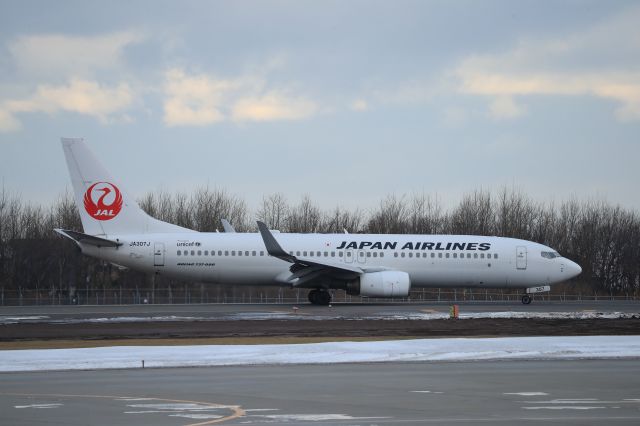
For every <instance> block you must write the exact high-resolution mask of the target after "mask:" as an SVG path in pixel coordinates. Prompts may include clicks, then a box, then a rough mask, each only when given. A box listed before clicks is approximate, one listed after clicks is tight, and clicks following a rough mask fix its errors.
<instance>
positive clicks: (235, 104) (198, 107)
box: [164, 69, 318, 126]
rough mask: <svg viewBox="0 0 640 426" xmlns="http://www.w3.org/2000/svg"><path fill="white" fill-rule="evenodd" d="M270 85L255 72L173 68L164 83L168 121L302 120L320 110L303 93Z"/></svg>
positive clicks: (190, 123)
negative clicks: (234, 74) (233, 74)
mask: <svg viewBox="0 0 640 426" xmlns="http://www.w3.org/2000/svg"><path fill="white" fill-rule="evenodd" d="M266 86H267V84H266V83H265V81H264V80H263V79H262V78H260V77H255V76H244V77H238V78H235V79H221V78H217V77H216V76H213V75H208V74H187V73H186V72H185V71H184V70H182V69H172V70H169V71H168V72H167V73H166V82H165V87H164V91H165V96H166V98H165V101H164V122H165V124H166V125H168V126H206V125H210V124H215V123H218V122H222V121H228V120H233V121H236V122H241V121H274V120H300V119H304V118H307V117H310V116H312V115H313V114H315V113H316V112H317V111H318V108H317V106H316V104H315V103H314V102H312V101H310V100H308V99H307V98H305V97H303V96H300V95H292V94H290V90H284V89H268V88H266Z"/></svg>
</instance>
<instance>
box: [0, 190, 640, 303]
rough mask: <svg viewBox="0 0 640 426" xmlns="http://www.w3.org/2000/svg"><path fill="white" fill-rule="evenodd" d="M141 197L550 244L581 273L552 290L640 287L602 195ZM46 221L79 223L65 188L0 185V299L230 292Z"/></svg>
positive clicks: (235, 214) (184, 217) (189, 212)
mask: <svg viewBox="0 0 640 426" xmlns="http://www.w3.org/2000/svg"><path fill="white" fill-rule="evenodd" d="M139 204H140V206H141V207H142V208H143V209H144V210H145V211H147V212H148V213H149V214H150V215H152V216H154V217H156V218H158V219H160V220H163V221H167V222H171V223H175V224H178V225H180V226H183V227H187V228H190V229H195V230H198V231H205V232H215V231H217V230H220V231H221V230H222V229H221V228H222V227H221V222H220V219H223V218H225V219H227V220H229V221H230V222H231V223H232V224H233V225H234V227H235V228H236V230H237V231H238V232H255V230H256V226H255V221H254V220H255V219H259V220H262V221H264V222H265V223H267V225H268V226H269V227H270V228H271V229H278V230H280V231H281V232H298V233H310V232H315V233H342V232H345V231H346V232H349V233H380V234H390V233H393V234H468V235H496V236H503V237H513V238H521V239H526V240H531V241H536V242H539V243H542V244H545V245H548V246H550V247H553V248H555V249H556V250H558V251H559V252H560V253H561V254H562V255H564V256H566V257H568V258H570V259H572V260H574V261H576V262H577V263H578V264H580V265H581V266H582V268H583V273H582V274H581V275H580V276H579V277H577V278H575V279H573V280H572V281H570V282H568V283H567V284H564V285H560V286H555V288H556V289H558V288H561V289H563V290H564V291H566V290H570V291H578V290H579V291H581V292H585V293H592V294H600V295H633V296H636V295H638V293H639V290H640V262H638V259H640V219H639V217H638V214H637V213H636V212H635V211H633V210H629V209H625V208H622V207H620V206H617V205H611V204H609V203H607V202H604V201H579V200H568V201H563V202H561V203H558V204H555V203H550V202H548V203H544V202H536V201H534V200H532V199H531V198H529V197H527V196H526V195H524V194H523V193H522V192H520V191H518V190H513V189H508V188H503V189H501V190H499V191H496V192H491V191H486V190H476V191H473V192H470V193H468V194H466V195H465V196H463V197H462V199H461V200H460V202H459V203H458V204H457V205H455V206H454V207H452V208H448V209H445V208H444V207H443V206H442V204H441V202H440V201H439V200H438V198H437V197H435V196H430V195H426V194H417V195H412V196H397V195H389V196H387V197H385V198H383V199H382V200H381V201H380V203H379V205H378V206H377V207H375V208H373V209H371V210H370V211H364V210H362V209H352V210H349V209H344V208H341V207H336V208H333V209H323V208H322V207H320V206H319V205H318V204H317V203H315V202H314V201H313V200H312V198H311V197H310V196H308V195H305V196H303V197H302V198H301V199H300V200H299V201H298V202H293V203H292V202H290V201H289V200H287V199H286V197H285V196H284V195H283V194H280V193H275V194H270V195H267V196H265V197H264V198H263V199H262V202H261V203H260V205H259V207H258V209H257V211H255V212H251V211H250V209H249V208H248V207H247V204H246V202H245V201H244V200H243V199H242V198H240V197H238V196H236V195H234V194H231V193H229V192H228V191H226V190H223V189H211V188H208V187H202V188H198V189H196V190H194V191H193V192H191V193H185V192H178V193H173V194H171V193H167V192H162V191H160V192H152V193H148V194H146V195H145V196H144V197H142V198H141V199H140V200H139ZM53 228H64V229H72V230H82V226H81V223H80V217H79V214H78V210H77V207H76V205H75V202H74V200H73V196H72V194H69V193H65V194H63V195H61V196H60V197H59V199H58V200H57V201H55V202H53V203H51V205H46V206H45V205H38V204H33V203H29V202H26V201H24V200H22V199H21V197H20V196H18V195H16V194H10V193H8V192H6V191H5V190H4V189H3V190H2V192H1V193H0V292H1V293H0V298H1V300H0V303H4V302H5V299H6V298H8V297H13V298H16V297H19V298H22V297H26V296H25V295H31V296H30V299H33V295H34V294H35V295H36V296H35V297H36V299H37V298H38V297H42V298H48V299H47V300H49V301H55V300H56V299H57V300H58V301H59V302H60V303H68V301H69V300H72V299H75V298H76V297H84V301H85V302H87V303H88V302H89V301H90V300H88V299H91V298H93V297H95V298H96V300H100V299H99V298H100V297H103V298H105V300H106V298H107V297H111V298H113V297H116V296H117V295H114V291H116V289H117V290H118V291H120V292H121V293H122V291H125V292H132V291H133V290H132V289H135V294H137V295H141V294H143V295H144V294H148V293H149V289H152V290H153V293H152V294H155V290H156V289H157V288H161V289H162V291H164V292H165V294H168V295H169V300H174V299H175V300H183V299H185V298H186V297H187V296H186V294H187V291H188V292H189V295H191V294H196V293H197V294H200V297H202V294H204V293H203V292H211V291H215V292H217V294H218V296H219V295H220V294H221V292H222V293H224V294H225V295H226V294H227V293H230V294H237V291H238V290H237V289H235V288H227V287H224V286H222V287H220V286H203V285H202V284H199V283H184V282H176V281H173V280H168V279H166V278H162V277H160V278H157V277H149V276H145V275H144V274H141V273H137V272H135V271H129V270H121V269H119V268H117V267H115V266H114V265H111V264H108V263H106V262H102V261H98V260H95V259H91V258H89V257H87V256H83V255H82V254H81V253H80V252H79V250H78V248H77V247H76V246H75V245H74V244H73V243H72V242H70V241H68V240H66V239H64V238H62V237H60V236H58V235H57V234H55V233H54V232H53ZM194 288H196V289H197V291H196V292H195V293H194V292H193V289H194ZM123 289H124V290H123ZM261 291H263V292H267V293H268V292H274V291H280V292H281V291H282V290H277V289H275V290H274V289H261ZM100 292H102V293H100ZM101 294H102V296H101ZM207 294H209V293H207ZM6 295H10V296H6ZM40 295H42V296H40ZM174 295H175V297H174ZM120 296H122V294H120ZM189 297H191V296H189ZM181 298H182V299H181ZM127 300H131V297H129V298H128V299H127ZM136 301H137V299H136ZM36 303H37V300H36Z"/></svg>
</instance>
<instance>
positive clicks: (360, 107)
mask: <svg viewBox="0 0 640 426" xmlns="http://www.w3.org/2000/svg"><path fill="white" fill-rule="evenodd" d="M350 107H351V109H352V110H353V111H366V110H368V109H369V103H368V102H367V101H365V100H364V99H356V100H355V101H353V102H351V105H350Z"/></svg>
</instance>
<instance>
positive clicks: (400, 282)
mask: <svg viewBox="0 0 640 426" xmlns="http://www.w3.org/2000/svg"><path fill="white" fill-rule="evenodd" d="M410 288H411V279H410V278H409V274H407V273H406V272H402V271H381V272H368V273H365V274H362V275H360V277H359V278H358V279H356V280H355V281H351V282H349V283H347V289H346V290H347V294H350V295H352V296H358V295H360V296H367V297H407V296H408V295H409V289H410Z"/></svg>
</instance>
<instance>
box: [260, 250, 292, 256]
mask: <svg viewBox="0 0 640 426" xmlns="http://www.w3.org/2000/svg"><path fill="white" fill-rule="evenodd" d="M291 254H292V255H293V253H291ZM255 255H256V251H255V250H254V251H252V252H251V256H255Z"/></svg>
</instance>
